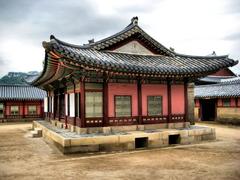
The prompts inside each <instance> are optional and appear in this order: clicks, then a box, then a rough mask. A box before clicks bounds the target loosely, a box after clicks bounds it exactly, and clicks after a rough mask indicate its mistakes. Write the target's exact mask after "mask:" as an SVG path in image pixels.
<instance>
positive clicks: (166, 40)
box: [0, 0, 240, 76]
mask: <svg viewBox="0 0 240 180" xmlns="http://www.w3.org/2000/svg"><path fill="white" fill-rule="evenodd" d="M133 16H138V18H139V21H138V22H139V25H140V27H142V28H143V29H144V30H145V31H146V32H147V33H148V34H149V35H150V36H152V37H153V38H155V39H156V40H157V41H159V42H160V43H161V44H163V45H164V46H166V47H168V48H169V47H173V48H174V49H175V51H176V52H178V53H184V54H193V55H208V54H211V53H212V51H215V52H216V53H217V55H224V54H229V56H230V58H233V59H236V60H239V59H240V0H181V1H180V0H115V1H113V0H98V1H97V0H88V1H87V0H65V1H60V0H51V1H50V0H0V76H2V75H4V74H6V73H7V72H8V71H22V72H27V71H32V70H37V71H41V70H42V61H43V59H44V49H43V47H42V44H41V43H42V41H44V40H45V41H48V40H49V36H50V35H51V34H53V35H55V36H56V37H57V38H59V39H61V40H64V41H67V42H69V43H74V44H83V43H87V41H88V39H92V38H94V39H95V40H99V39H102V38H105V37H107V36H109V35H112V34H114V33H116V32H119V31H120V30H122V29H123V28H124V27H125V26H127V25H128V24H129V23H130V19H131V18H132V17H133ZM237 66H238V67H235V68H233V70H234V72H238V73H240V65H237Z"/></svg>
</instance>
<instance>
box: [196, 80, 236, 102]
mask: <svg viewBox="0 0 240 180" xmlns="http://www.w3.org/2000/svg"><path fill="white" fill-rule="evenodd" d="M194 93H195V98H199V99H201V98H219V97H222V98H229V97H240V79H239V78H238V79H236V78H234V80H232V81H230V80H228V81H225V82H221V83H219V84H211V85H202V86H195V89H194Z"/></svg>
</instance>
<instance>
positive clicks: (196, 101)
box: [195, 99, 200, 107]
mask: <svg viewBox="0 0 240 180" xmlns="http://www.w3.org/2000/svg"><path fill="white" fill-rule="evenodd" d="M195 107H200V102H199V99H195Z"/></svg>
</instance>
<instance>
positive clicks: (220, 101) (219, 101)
mask: <svg viewBox="0 0 240 180" xmlns="http://www.w3.org/2000/svg"><path fill="white" fill-rule="evenodd" d="M217 106H218V107H222V106H223V103H222V99H218V100H217Z"/></svg>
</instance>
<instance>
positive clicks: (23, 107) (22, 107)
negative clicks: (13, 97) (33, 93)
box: [5, 101, 43, 115]
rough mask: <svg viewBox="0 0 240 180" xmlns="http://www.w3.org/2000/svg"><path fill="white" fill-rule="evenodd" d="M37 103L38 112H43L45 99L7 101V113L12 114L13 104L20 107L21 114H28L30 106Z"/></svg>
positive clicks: (39, 113)
mask: <svg viewBox="0 0 240 180" xmlns="http://www.w3.org/2000/svg"><path fill="white" fill-rule="evenodd" d="M30 105H35V106H37V114H38V115H41V114H42V106H43V101H25V102H24V103H23V102H22V101H8V102H6V103H5V108H6V111H5V113H6V115H11V108H10V107H11V106H18V107H19V115H23V114H24V113H25V115H28V106H30Z"/></svg>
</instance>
